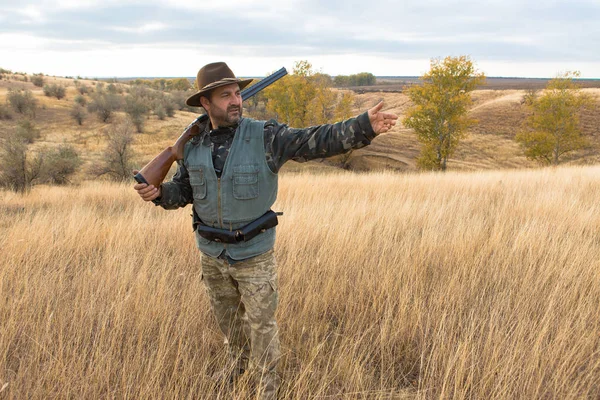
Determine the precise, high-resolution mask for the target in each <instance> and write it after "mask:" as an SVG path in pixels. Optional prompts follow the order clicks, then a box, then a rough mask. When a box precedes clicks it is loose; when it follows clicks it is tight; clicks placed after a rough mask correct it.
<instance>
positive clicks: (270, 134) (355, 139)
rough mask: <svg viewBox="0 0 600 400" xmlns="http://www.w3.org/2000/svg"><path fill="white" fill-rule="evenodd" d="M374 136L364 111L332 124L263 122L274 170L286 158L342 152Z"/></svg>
mask: <svg viewBox="0 0 600 400" xmlns="http://www.w3.org/2000/svg"><path fill="white" fill-rule="evenodd" d="M375 136H376V135H375V132H374V131H373V128H372V127H371V122H370V121H369V116H368V114H367V113H366V112H365V113H363V114H360V115H359V116H358V117H355V118H350V119H347V120H345V121H342V122H337V123H335V124H326V125H318V126H311V127H309V128H303V129H296V128H290V127H288V126H287V125H284V124H279V123H277V122H276V121H274V120H271V121H268V122H267V123H266V124H265V150H266V153H267V163H268V164H269V168H271V170H272V171H273V172H275V173H276V172H278V171H279V169H280V168H281V167H282V166H283V164H285V163H286V162H287V161H288V160H294V161H297V162H305V161H308V160H313V159H316V158H327V157H332V156H335V155H338V154H343V153H346V152H348V151H350V150H351V149H360V148H361V147H365V146H367V145H369V144H371V140H373V138H374V137H375Z"/></svg>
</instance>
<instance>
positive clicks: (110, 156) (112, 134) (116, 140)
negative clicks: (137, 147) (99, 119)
mask: <svg viewBox="0 0 600 400" xmlns="http://www.w3.org/2000/svg"><path fill="white" fill-rule="evenodd" d="M134 131H135V126H134V125H133V124H132V123H131V122H130V121H129V120H123V121H121V122H120V123H118V124H114V125H112V126H110V127H109V128H108V129H106V130H105V131H104V136H105V138H106V148H105V149H104V153H103V156H104V157H103V162H102V163H101V164H98V165H96V166H95V167H93V168H92V171H91V172H92V174H94V175H96V176H108V177H109V178H110V179H113V180H116V181H122V180H126V179H131V171H132V170H133V169H134V164H133V159H134V157H135V154H134V152H133V149H132V148H131V144H132V143H133V135H134Z"/></svg>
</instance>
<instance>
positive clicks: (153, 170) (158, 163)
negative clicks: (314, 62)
mask: <svg viewBox="0 0 600 400" xmlns="http://www.w3.org/2000/svg"><path fill="white" fill-rule="evenodd" d="M286 75H287V71H286V69H285V68H281V69H280V70H278V71H276V72H274V73H272V74H271V75H269V76H267V77H266V78H264V79H262V80H261V81H259V82H258V83H255V84H254V85H252V86H250V87H248V88H246V89H244V90H242V93H241V95H242V101H244V100H246V99H249V98H250V97H252V96H254V95H256V94H257V93H258V92H260V91H261V90H263V89H264V88H266V87H267V86H269V85H271V84H273V83H275V81H277V80H279V79H281V78H283V77H284V76H286ZM206 120H208V115H206V114H202V115H201V116H199V117H198V118H196V119H195V120H194V121H193V122H192V123H191V124H189V125H188V127H187V128H185V130H184V131H183V133H182V134H181V136H179V138H178V139H177V141H176V142H175V144H174V145H173V146H169V147H167V148H166V149H164V150H163V151H162V153H160V154H159V155H157V156H156V157H154V158H153V159H152V161H150V162H149V163H148V164H146V165H145V166H144V168H142V170H141V171H140V172H138V173H137V174H136V175H135V176H134V177H133V178H134V179H135V180H136V181H137V182H138V183H146V184H148V185H154V187H156V188H157V187H159V186H160V184H161V183H162V182H163V181H164V179H165V176H167V173H168V172H169V169H171V165H173V163H174V162H175V161H177V160H181V159H183V148H184V146H185V144H186V143H187V142H188V140H190V139H191V138H192V137H194V136H196V135H197V134H198V131H199V129H200V128H198V125H197V124H198V123H200V122H204V121H206Z"/></svg>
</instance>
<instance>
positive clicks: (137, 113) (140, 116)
mask: <svg viewBox="0 0 600 400" xmlns="http://www.w3.org/2000/svg"><path fill="white" fill-rule="evenodd" d="M125 112H126V113H127V114H128V115H129V117H130V118H131V122H133V124H134V125H135V127H136V129H137V131H138V133H141V132H143V131H144V120H145V119H146V114H147V113H148V106H147V105H146V103H145V101H144V99H143V98H138V97H134V96H132V95H128V96H127V97H126V98H125Z"/></svg>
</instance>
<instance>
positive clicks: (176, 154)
mask: <svg viewBox="0 0 600 400" xmlns="http://www.w3.org/2000/svg"><path fill="white" fill-rule="evenodd" d="M206 120H208V115H206V114H202V115H201V116H200V117H198V118H197V119H195V120H194V122H192V123H191V124H190V126H188V127H187V128H186V129H185V130H184V131H183V133H182V134H181V136H179V138H178V139H177V141H176V142H175V144H173V146H169V147H167V148H166V149H164V150H163V151H162V152H161V153H160V154H159V155H157V156H156V157H154V158H153V159H152V161H150V162H149V163H148V164H146V165H145V166H144V168H142V170H141V171H140V172H138V173H137V174H136V175H135V176H134V177H133V179H135V180H136V181H137V182H138V183H146V184H148V185H154V187H159V186H160V184H161V183H162V182H163V181H164V180H165V177H166V176H167V174H168V173H169V169H171V165H173V163H174V162H175V161H177V160H182V159H183V148H184V147H185V144H186V143H187V142H188V140H190V139H191V138H193V137H194V136H196V135H197V134H198V133H199V131H200V128H199V127H198V125H196V123H197V122H204V121H206Z"/></svg>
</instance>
